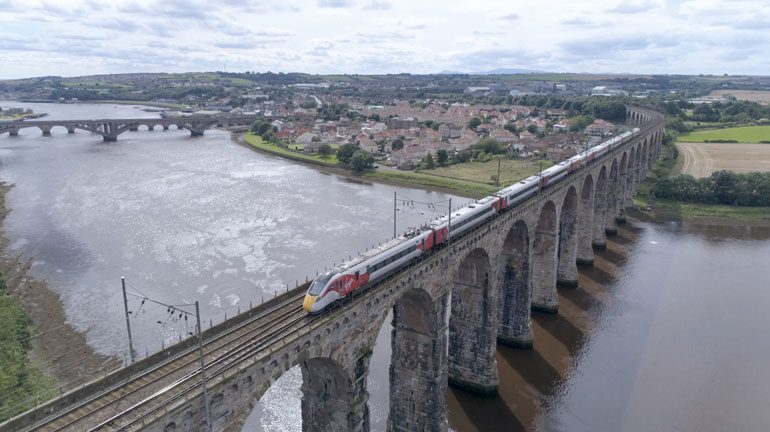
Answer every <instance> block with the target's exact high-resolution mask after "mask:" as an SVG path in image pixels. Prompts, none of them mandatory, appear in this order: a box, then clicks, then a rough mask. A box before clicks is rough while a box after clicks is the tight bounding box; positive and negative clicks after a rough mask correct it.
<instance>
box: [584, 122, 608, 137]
mask: <svg viewBox="0 0 770 432" xmlns="http://www.w3.org/2000/svg"><path fill="white" fill-rule="evenodd" d="M614 130H615V125H613V124H612V123H610V122H608V121H606V120H602V119H596V120H595V121H594V122H593V123H591V124H590V125H588V126H586V133H587V134H588V135H596V136H605V135H609V134H611V133H612V131H614Z"/></svg>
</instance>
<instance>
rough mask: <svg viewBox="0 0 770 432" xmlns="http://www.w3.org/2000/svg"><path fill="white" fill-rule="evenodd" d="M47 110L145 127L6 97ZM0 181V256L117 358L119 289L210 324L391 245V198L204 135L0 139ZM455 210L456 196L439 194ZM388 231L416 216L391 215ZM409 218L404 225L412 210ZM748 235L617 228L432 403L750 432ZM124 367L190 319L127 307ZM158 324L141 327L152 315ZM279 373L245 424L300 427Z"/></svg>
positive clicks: (763, 286)
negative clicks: (526, 338)
mask: <svg viewBox="0 0 770 432" xmlns="http://www.w3.org/2000/svg"><path fill="white" fill-rule="evenodd" d="M0 105H2V106H22V105H23V106H24V107H30V108H33V109H34V110H35V111H36V112H47V113H49V117H48V118H49V119H54V118H62V119H64V118H107V117H112V118H118V117H133V116H142V117H155V116H156V115H157V114H156V113H147V112H143V111H141V110H139V109H137V108H135V107H131V106H123V105H112V104H103V105H96V104H77V105H59V104H14V103H10V102H8V103H6V102H2V103H0ZM0 161H1V162H2V169H0V177H1V178H2V180H4V181H6V182H9V183H13V184H15V187H14V189H12V191H11V192H10V193H9V195H8V202H7V205H8V207H10V208H11V209H12V212H11V213H10V215H9V216H8V218H7V219H6V221H5V231H6V235H7V236H8V237H9V238H10V239H11V240H12V242H13V243H12V248H11V249H12V250H11V252H14V253H22V254H24V255H25V256H28V257H34V259H35V265H34V267H33V271H34V274H35V276H37V277H39V278H42V279H45V280H47V281H48V282H49V286H50V287H51V288H52V289H54V290H55V291H56V292H58V293H59V294H60V296H61V298H62V302H63V305H64V307H65V310H66V312H67V316H68V319H69V321H70V322H71V323H72V324H73V325H74V326H75V327H76V328H78V329H79V330H81V331H83V332H85V333H86V335H87V339H88V341H89V344H91V345H92V346H93V347H94V348H96V349H97V350H98V351H99V352H102V353H105V354H109V355H117V356H120V357H125V356H126V354H127V352H128V351H127V346H128V344H127V340H126V337H125V321H124V319H123V305H122V297H121V293H120V277H121V276H125V277H126V279H127V281H128V287H129V291H131V292H137V293H144V294H146V295H148V296H150V297H154V298H157V299H159V300H161V301H164V302H170V303H180V302H192V301H195V300H198V301H200V302H201V305H202V315H203V317H204V322H207V321H208V320H209V319H211V320H212V321H214V322H218V321H221V320H222V319H223V318H224V315H225V313H227V314H228V316H231V315H232V314H233V313H236V312H237V311H238V309H243V308H247V307H248V305H249V304H250V303H252V304H253V303H259V302H260V301H261V300H262V298H268V297H270V296H272V295H274V294H275V293H278V292H281V291H282V290H285V289H286V286H287V285H289V286H290V287H293V286H294V285H295V283H296V282H297V281H300V282H301V281H304V279H305V275H309V277H312V275H314V274H315V272H316V270H323V268H324V267H325V266H330V265H332V263H333V262H335V261H339V259H340V258H342V257H346V256H348V255H350V254H355V253H356V252H357V251H359V250H363V249H365V248H367V247H370V246H371V245H372V243H373V242H374V243H376V242H377V241H378V240H384V239H386V238H388V237H389V236H391V235H392V229H393V228H392V212H393V191H394V190H396V191H397V192H398V193H399V194H400V195H402V196H405V197H410V198H411V199H413V200H415V201H424V202H443V201H445V200H447V199H448V198H449V196H447V195H445V194H441V193H434V192H425V191H419V190H411V189H405V188H397V187H393V186H384V185H377V184H366V183H360V182H354V181H350V180H348V179H345V178H343V177H340V176H336V175H328V174H324V173H321V172H318V171H316V170H314V169H311V168H307V167H304V166H299V165H296V164H293V163H289V162H287V161H284V160H280V159H276V158H273V157H269V156H265V155H262V154H259V153H255V152H253V151H251V150H249V149H247V148H244V147H242V146H239V145H237V144H235V143H232V142H231V140H230V136H229V134H227V133H225V132H221V131H209V132H207V133H206V135H205V136H204V137H200V138H194V139H193V138H190V137H189V134H188V133H187V132H186V131H173V130H171V131H159V130H158V131H153V132H148V131H139V132H128V133H125V134H123V135H121V136H120V137H119V141H118V142H117V143H109V144H105V143H102V142H101V137H99V136H95V135H92V134H90V133H86V132H83V131H78V132H77V133H76V134H74V135H68V134H67V133H66V131H65V130H64V129H54V130H53V131H52V136H51V137H42V136H41V135H40V132H39V131H38V130H33V129H27V130H22V132H21V136H19V137H18V138H10V137H8V136H7V135H3V136H0ZM454 200H455V202H458V201H463V200H462V199H460V198H457V197H454ZM400 210H402V211H399V212H398V218H399V230H403V229H405V228H406V227H407V226H410V225H416V224H419V223H420V222H422V221H424V220H426V219H428V218H430V217H431V216H432V212H433V210H431V209H427V208H425V207H420V206H419V205H418V206H415V208H412V207H411V206H401V209H400ZM420 213H422V214H420ZM768 239H770V232H769V230H768V229H767V228H758V227H754V228H750V227H740V226H739V227H709V226H706V227H702V226H695V225H681V224H652V223H639V222H634V223H632V224H629V225H627V226H626V227H624V228H623V229H621V231H620V235H619V236H617V237H615V238H613V239H612V240H611V241H610V244H609V248H608V250H607V251H604V252H602V253H600V254H599V257H598V259H597V263H596V265H595V267H594V268H591V269H587V270H586V269H584V270H581V275H580V288H577V289H563V290H560V300H561V309H560V313H559V314H558V315H555V316H551V315H541V314H533V320H534V331H535V349H533V350H525V351H522V350H513V349H507V348H504V347H501V348H499V349H498V368H499V373H500V377H501V389H500V396H498V397H494V398H477V397H474V396H473V395H469V394H467V393H465V392H462V391H457V390H454V389H451V390H450V392H449V407H450V423H451V425H452V427H453V429H455V430H458V431H474V430H480V431H481V430H484V431H486V430H501V431H503V430H505V431H509V430H517V429H522V428H525V427H528V428H530V429H537V430H543V431H550V430H564V431H573V430H586V431H588V430H672V429H682V430H724V429H728V428H730V429H735V427H732V426H735V425H738V426H739V429H745V430H756V429H761V427H760V426H761V425H766V424H770V413H767V412H766V411H765V410H763V409H762V408H763V405H764V402H765V400H766V398H764V397H763V395H764V394H766V392H767V390H766V389H768V388H770V372H768V370H767V367H766V366H765V365H766V364H770V338H767V337H765V336H764V329H766V328H768V324H770V317H768V315H767V314H766V313H765V311H766V310H767V306H768V304H770V291H768V290H767V281H768V279H769V278H768V276H770V270H769V268H768V266H767V263H768V262H770V241H769V240H768ZM129 308H130V310H131V312H132V317H133V318H132V325H133V326H134V333H135V344H136V346H137V347H138V351H139V354H140V355H143V353H144V350H145V349H147V350H148V351H150V352H152V351H154V350H156V349H157V348H158V347H159V345H160V343H161V341H163V343H171V342H173V341H174V340H176V339H177V338H178V337H179V335H180V334H184V333H185V332H189V331H191V330H192V323H185V322H184V321H183V320H176V321H175V318H174V317H170V316H168V314H167V313H166V311H165V310H159V309H162V308H153V307H151V305H149V304H145V305H143V306H142V305H141V301H140V300H139V299H138V298H136V297H133V296H129ZM158 321H160V323H158ZM389 337H390V328H389V325H385V326H384V327H383V329H382V330H381V332H380V336H379V338H378V343H377V346H376V347H375V350H374V355H373V359H372V362H371V368H370V369H371V372H370V377H369V381H368V382H369V390H370V393H371V397H370V407H371V416H372V429H373V430H383V429H384V425H385V422H386V419H387V400H388V362H389V356H390V354H389V349H390V340H389ZM300 382H301V374H300V373H299V370H298V369H297V368H295V369H293V370H291V371H290V372H289V373H287V374H285V375H284V376H283V377H282V378H281V379H280V380H279V381H278V382H277V383H276V384H275V385H274V386H273V387H271V389H270V390H269V391H268V393H267V394H266V395H265V397H264V398H263V400H262V401H261V402H260V404H259V405H258V406H257V407H256V408H255V410H254V412H253V413H252V415H251V416H250V418H249V420H248V422H247V426H246V428H245V430H266V431H284V430H300V422H301V416H300V412H299V410H300V404H299V394H300V393H299V385H300Z"/></svg>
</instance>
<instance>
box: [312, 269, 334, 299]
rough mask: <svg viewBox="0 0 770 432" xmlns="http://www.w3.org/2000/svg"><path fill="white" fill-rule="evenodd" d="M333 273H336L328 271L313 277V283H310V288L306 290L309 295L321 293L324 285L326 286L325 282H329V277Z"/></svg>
mask: <svg viewBox="0 0 770 432" xmlns="http://www.w3.org/2000/svg"><path fill="white" fill-rule="evenodd" d="M335 274H337V273H335V272H331V271H330V272H326V273H324V274H322V275H321V276H318V277H317V278H315V280H314V281H313V283H312V284H311V285H310V289H309V290H308V291H307V293H308V294H310V295H316V296H317V295H319V294H321V291H323V289H324V287H325V286H326V283H327V282H329V279H331V278H332V276H334V275H335Z"/></svg>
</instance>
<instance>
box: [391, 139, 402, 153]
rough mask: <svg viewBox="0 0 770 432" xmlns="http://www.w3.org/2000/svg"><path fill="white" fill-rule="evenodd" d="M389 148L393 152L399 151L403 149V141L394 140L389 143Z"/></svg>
mask: <svg viewBox="0 0 770 432" xmlns="http://www.w3.org/2000/svg"><path fill="white" fill-rule="evenodd" d="M390 148H391V149H392V150H393V151H396V150H401V149H402V148H404V140H402V139H401V138H396V139H394V140H393V142H392V143H390Z"/></svg>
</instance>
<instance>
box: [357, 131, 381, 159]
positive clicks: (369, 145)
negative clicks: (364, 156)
mask: <svg viewBox="0 0 770 432" xmlns="http://www.w3.org/2000/svg"><path fill="white" fill-rule="evenodd" d="M356 138H357V139H358V146H359V147H361V150H364V151H366V152H369V153H372V154H374V153H379V152H380V146H379V145H378V144H377V143H376V142H374V140H372V139H371V138H369V137H368V136H366V135H365V134H359V135H358V137H356Z"/></svg>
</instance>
